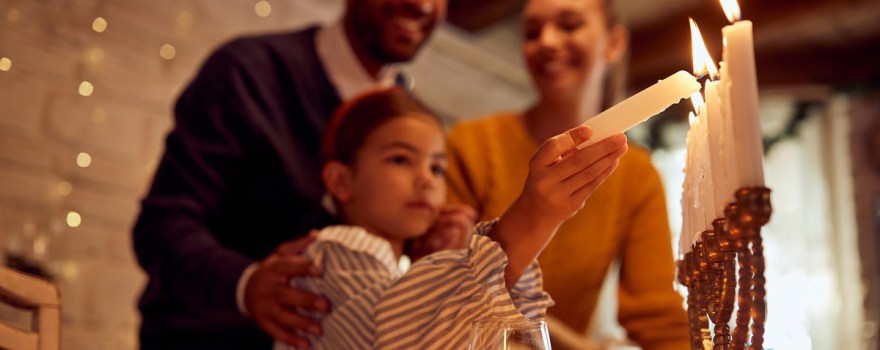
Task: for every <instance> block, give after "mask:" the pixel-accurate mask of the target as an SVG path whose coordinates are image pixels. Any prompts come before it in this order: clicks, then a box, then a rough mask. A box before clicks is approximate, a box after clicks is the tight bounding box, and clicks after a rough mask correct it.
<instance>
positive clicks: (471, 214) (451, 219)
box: [406, 204, 477, 261]
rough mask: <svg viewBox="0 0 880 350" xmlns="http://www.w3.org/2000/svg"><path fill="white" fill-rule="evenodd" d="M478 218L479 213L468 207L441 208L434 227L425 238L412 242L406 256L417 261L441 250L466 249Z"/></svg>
mask: <svg viewBox="0 0 880 350" xmlns="http://www.w3.org/2000/svg"><path fill="white" fill-rule="evenodd" d="M476 218H477V212H476V211H475V210H474V209H473V208H471V207H470V206H467V205H463V204H453V205H447V206H445V207H443V208H441V209H440V213H439V214H438V216H437V220H436V221H435V222H434V225H432V226H431V228H429V229H428V232H427V233H425V235H424V236H422V237H419V238H417V239H415V240H413V241H411V242H410V246H409V249H408V250H407V251H406V254H407V255H408V256H409V257H410V259H412V261H416V260H418V259H420V258H422V257H424V256H425V255H428V254H431V253H434V252H438V251H441V250H450V249H464V248H466V247H467V242H468V238H470V233H471V230H472V229H473V227H474V221H475V220H476Z"/></svg>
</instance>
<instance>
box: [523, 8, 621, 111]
mask: <svg viewBox="0 0 880 350" xmlns="http://www.w3.org/2000/svg"><path fill="white" fill-rule="evenodd" d="M603 6H604V5H603V4H602V2H601V0H529V1H528V3H527V4H526V8H525V12H524V16H523V17H524V28H523V46H522V49H523V54H524V55H525V58H526V63H527V65H528V69H529V73H530V74H531V76H532V80H533V81H534V83H535V86H536V87H537V89H538V91H539V92H540V93H541V95H542V96H544V97H549V96H554V97H563V96H568V95H571V94H577V96H580V92H581V91H582V89H583V88H584V87H585V83H587V82H588V81H590V80H598V81H600V82H601V78H602V75H603V71H604V70H605V67H606V66H607V64H608V63H609V62H608V61H609V59H611V60H616V59H617V58H616V57H611V55H610V54H611V52H610V50H609V37H610V30H609V28H608V23H607V20H606V18H605V12H604V11H605V9H604V8H603ZM591 85H592V84H591Z"/></svg>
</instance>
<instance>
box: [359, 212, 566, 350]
mask: <svg viewBox="0 0 880 350" xmlns="http://www.w3.org/2000/svg"><path fill="white" fill-rule="evenodd" d="M493 226H494V222H488V223H481V224H480V225H478V226H477V227H476V229H475V230H476V234H474V235H471V239H470V241H469V242H468V248H467V249H462V250H453V251H443V252H438V253H434V254H431V255H429V256H427V257H425V258H423V259H421V260H419V261H418V262H416V263H415V264H413V266H412V268H411V269H410V271H409V272H407V273H406V274H405V275H404V276H403V277H401V278H400V279H399V280H397V281H396V282H394V283H392V284H391V285H390V286H389V287H388V289H387V290H386V291H384V292H383V294H382V297H381V299H380V300H379V301H378V304H377V305H376V308H375V313H376V314H375V318H376V323H375V325H376V342H375V344H374V346H373V348H376V349H441V348H442V349H461V348H466V347H467V340H468V335H469V332H470V325H471V323H472V322H473V321H475V320H477V319H481V318H522V317H524V316H523V315H525V316H528V317H530V318H542V317H543V316H544V314H545V312H546V308H547V307H548V306H550V305H551V304H552V300H551V299H550V297H549V295H548V294H547V293H545V292H544V291H543V290H542V289H541V286H542V284H541V273H540V268H539V267H538V265H537V263H533V264H532V265H531V266H530V267H529V268H528V270H527V271H526V272H525V273H524V274H523V278H521V279H520V281H518V282H517V284H516V286H514V288H512V290H511V291H510V292H508V291H507V289H506V288H505V285H504V268H505V267H506V265H507V256H506V255H505V253H504V251H503V250H502V249H501V247H500V246H499V245H498V244H497V243H495V242H493V241H492V240H491V239H489V238H488V237H486V235H485V234H486V233H488V232H489V231H491V228H492V227H493Z"/></svg>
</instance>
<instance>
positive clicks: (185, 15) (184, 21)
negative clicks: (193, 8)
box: [177, 10, 193, 28]
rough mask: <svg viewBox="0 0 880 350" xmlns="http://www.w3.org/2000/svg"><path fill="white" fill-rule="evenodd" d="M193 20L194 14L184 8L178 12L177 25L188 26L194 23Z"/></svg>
mask: <svg viewBox="0 0 880 350" xmlns="http://www.w3.org/2000/svg"><path fill="white" fill-rule="evenodd" d="M192 22H193V15H192V14H191V13H189V11H186V10H184V11H180V13H178V14H177V25H179V26H181V27H184V28H186V27H189V26H190V25H192Z"/></svg>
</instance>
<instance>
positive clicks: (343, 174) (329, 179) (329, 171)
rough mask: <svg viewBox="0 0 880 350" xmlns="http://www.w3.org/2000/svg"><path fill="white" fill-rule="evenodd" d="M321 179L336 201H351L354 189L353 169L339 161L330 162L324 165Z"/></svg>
mask: <svg viewBox="0 0 880 350" xmlns="http://www.w3.org/2000/svg"><path fill="white" fill-rule="evenodd" d="M321 178H322V179H323V180H324V187H325V188H326V189H327V192H329V193H330V195H331V196H333V198H334V199H336V200H337V201H339V202H340V203H345V202H347V201H349V200H350V199H351V196H352V193H353V192H354V191H353V188H352V172H351V168H349V167H348V166H347V165H345V164H342V162H339V161H335V160H333V161H330V162H328V163H327V164H325V165H324V169H323V171H322V172H321Z"/></svg>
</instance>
